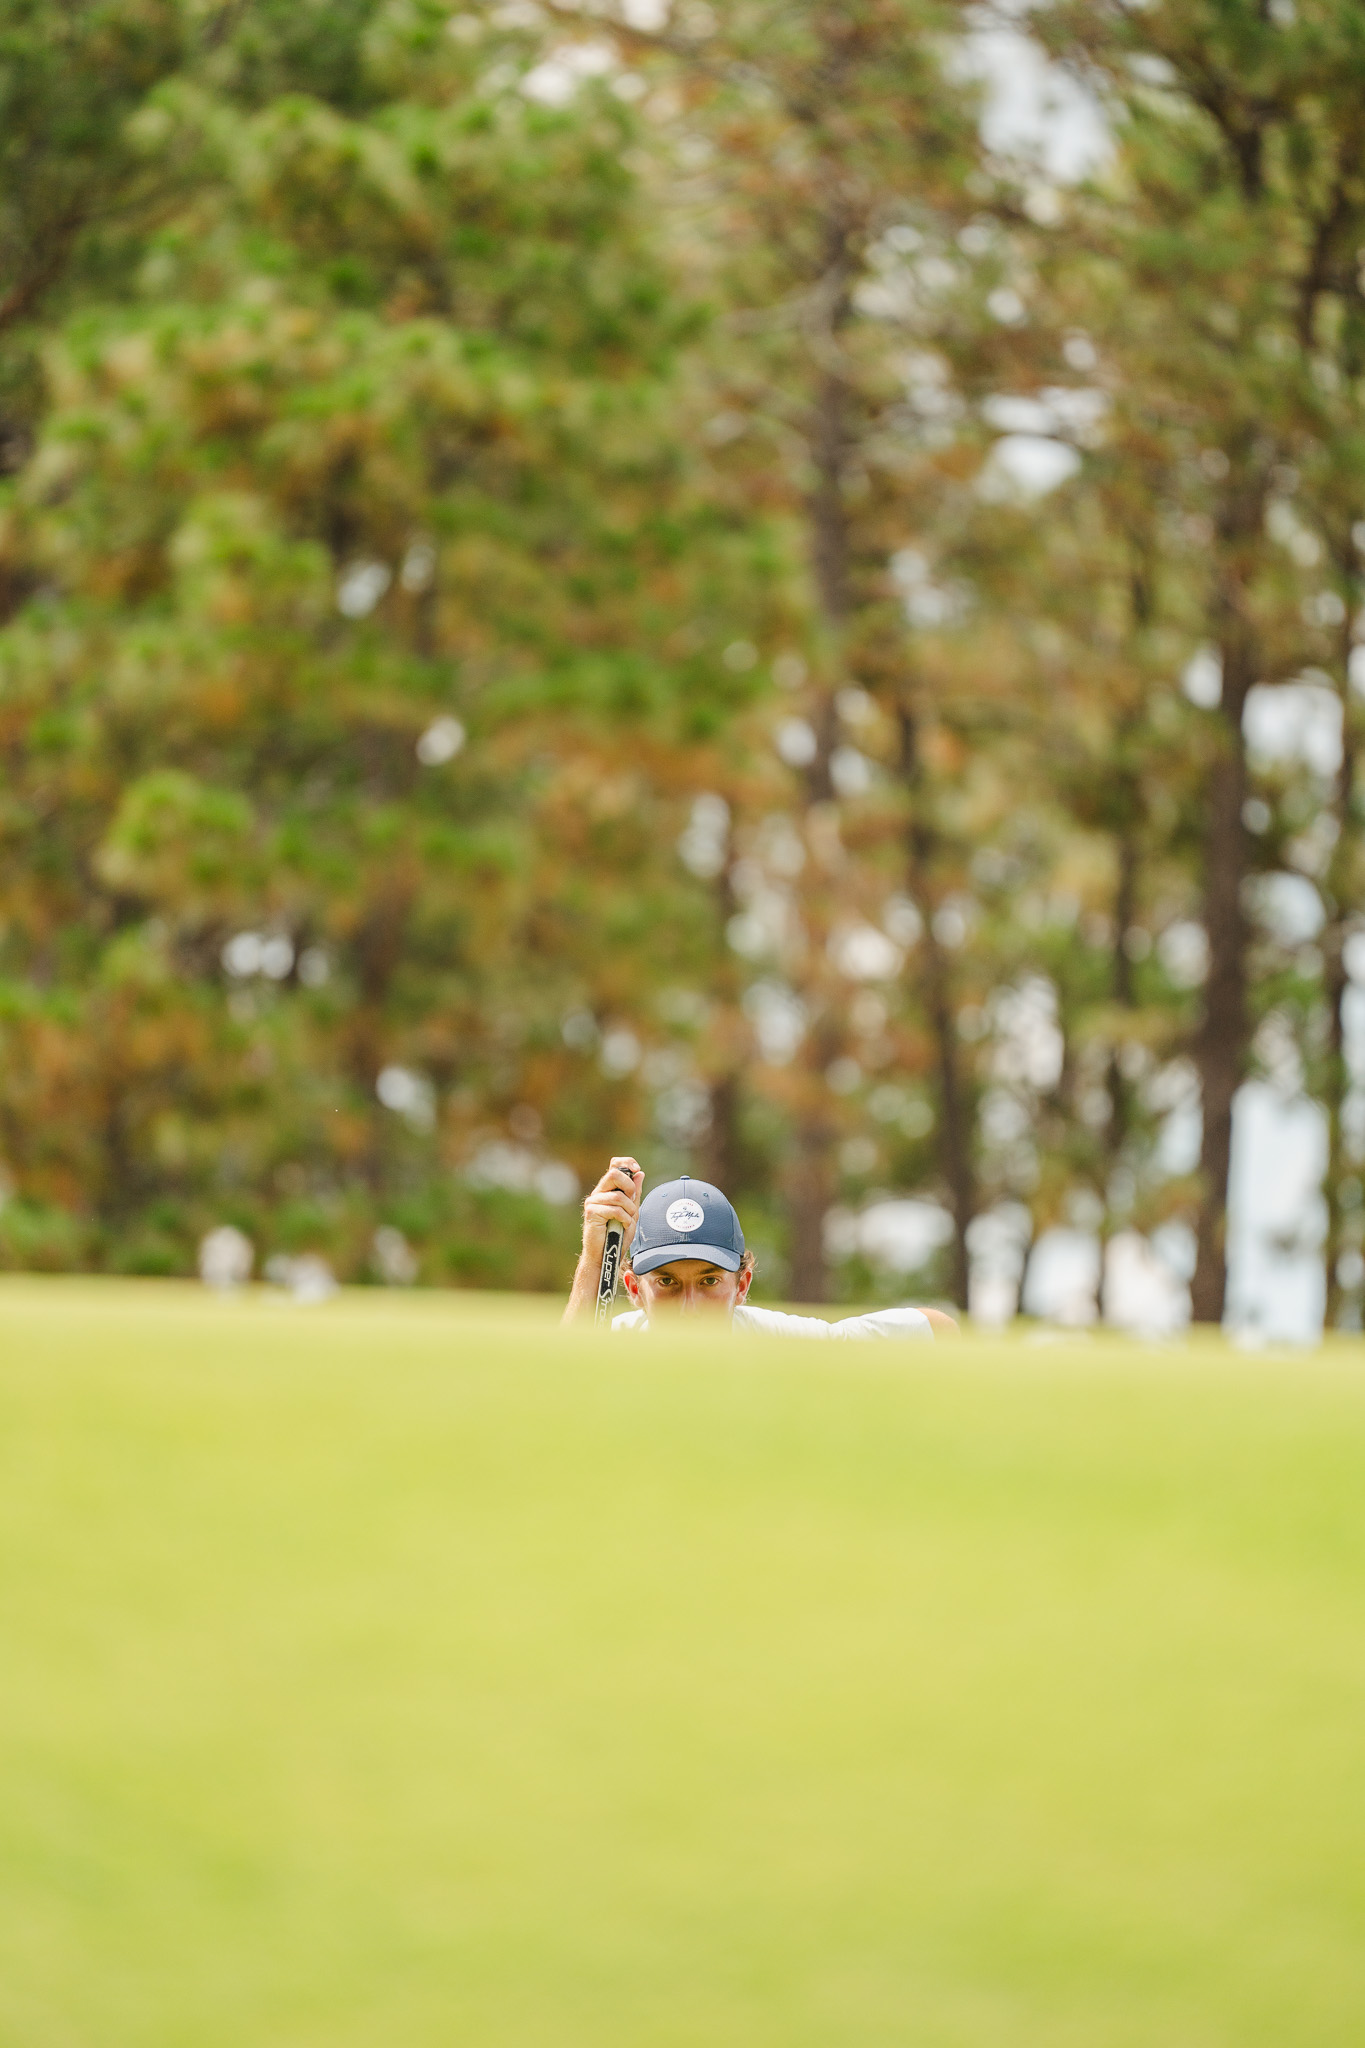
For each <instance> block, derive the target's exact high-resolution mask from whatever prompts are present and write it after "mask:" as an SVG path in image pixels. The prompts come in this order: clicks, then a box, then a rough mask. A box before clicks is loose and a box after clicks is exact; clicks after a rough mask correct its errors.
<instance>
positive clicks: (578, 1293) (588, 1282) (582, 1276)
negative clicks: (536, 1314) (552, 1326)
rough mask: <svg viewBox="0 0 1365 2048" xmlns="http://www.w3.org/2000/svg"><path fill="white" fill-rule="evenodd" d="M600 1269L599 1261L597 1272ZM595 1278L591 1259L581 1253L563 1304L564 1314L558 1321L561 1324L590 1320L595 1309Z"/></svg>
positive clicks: (596, 1276) (599, 1262)
mask: <svg viewBox="0 0 1365 2048" xmlns="http://www.w3.org/2000/svg"><path fill="white" fill-rule="evenodd" d="M600 1268H601V1261H600V1260H599V1261H598V1270H599V1271H600ZM597 1278H598V1275H597V1272H594V1270H593V1264H592V1261H591V1259H590V1258H589V1257H588V1255H587V1253H586V1252H583V1253H581V1254H580V1256H579V1260H578V1264H577V1265H576V1266H575V1267H574V1275H573V1285H572V1287H570V1289H569V1298H568V1300H567V1301H566V1302H565V1304H564V1313H563V1315H562V1316H561V1317H560V1319H559V1320H560V1322H561V1323H580V1322H585V1321H588V1320H590V1319H591V1317H592V1314H593V1311H594V1309H595V1308H596V1307H597Z"/></svg>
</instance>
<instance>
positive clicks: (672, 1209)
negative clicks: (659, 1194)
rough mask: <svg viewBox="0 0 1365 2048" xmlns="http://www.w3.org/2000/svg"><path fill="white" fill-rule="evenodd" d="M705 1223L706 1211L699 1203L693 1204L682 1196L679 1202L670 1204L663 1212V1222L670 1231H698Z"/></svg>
mask: <svg viewBox="0 0 1365 2048" xmlns="http://www.w3.org/2000/svg"><path fill="white" fill-rule="evenodd" d="M705 1221H706V1211H705V1210H704V1209H703V1208H702V1205H701V1203H700V1202H694V1201H693V1200H692V1199H691V1197H690V1196H688V1195H684V1196H683V1197H682V1200H681V1201H678V1202H670V1203H669V1205H668V1207H667V1208H666V1209H665V1211H664V1222H665V1223H666V1224H667V1225H668V1227H669V1229H670V1230H700V1229H701V1227H702V1224H703V1223H705Z"/></svg>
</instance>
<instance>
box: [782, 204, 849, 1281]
mask: <svg viewBox="0 0 1365 2048" xmlns="http://www.w3.org/2000/svg"><path fill="white" fill-rule="evenodd" d="M846 272H847V251H846V247H845V238H844V232H843V228H842V225H841V224H840V223H839V222H838V221H837V220H834V219H831V221H830V223H829V226H828V231H827V235H826V244H825V276H826V280H827V281H828V283H829V286H830V291H829V295H828V303H829V306H830V313H829V331H828V333H827V335H826V336H825V337H823V339H824V343H825V347H826V349H827V351H828V352H829V354H830V355H831V357H832V355H833V351H834V349H835V348H836V347H837V335H838V332H839V330H840V328H841V327H843V326H844V324H845V323H846V321H847V318H848V312H849V301H848V281H847V275H846ZM848 408H849V393H848V388H847V385H846V383H845V381H844V379H843V378H842V377H841V375H840V374H839V370H838V368H837V366H836V365H835V364H834V363H833V361H828V362H827V363H826V364H825V366H824V367H823V368H822V369H821V370H820V372H819V376H818V380H817V383H816V388H815V398H814V404H813V406H812V408H811V413H810V431H809V447H810V455H811V464H812V468H813V470H814V479H813V482H812V485H811V489H810V492H809V494H808V497H807V501H806V515H807V520H808V523H809V544H810V563H811V573H812V579H813V582H814V585H815V591H816V595H817V598H818V600H819V606H820V612H821V616H822V621H823V624H824V628H825V636H826V640H827V643H828V644H829V646H830V647H832V649H833V652H834V666H835V670H836V675H837V670H838V665H839V663H840V662H841V661H842V658H843V640H844V634H845V631H846V628H847V622H848V613H849V605H850V595H849V581H848V566H849V531H848V508H847V506H846V504H845V500H844V486H845V473H846V470H847V466H848V458H849V447H850V422H849V416H848ZM834 694H835V693H834V688H833V687H832V684H831V680H830V678H829V677H828V676H826V679H825V681H824V684H823V687H822V689H821V692H820V695H819V698H818V700H817V701H816V702H815V703H814V704H813V705H812V706H811V723H812V725H813V727H814V730H815V735H816V752H815V758H814V759H813V760H812V762H811V764H810V766H809V768H808V769H807V771H806V778H805V785H806V801H805V816H806V819H807V821H808V822H810V823H812V824H813V823H814V822H815V821H814V818H813V815H812V814H814V813H817V812H819V811H821V810H823V809H824V808H825V807H826V806H828V805H829V804H830V803H831V802H832V801H833V800H834V790H833V786H832V784H831V781H830V756H831V754H832V753H833V751H834V748H835V745H836V744H837V739H838V720H837V715H836V712H835V705H834ZM812 836H813V835H812V834H810V833H808V834H807V839H808V843H809V841H810V839H811V837H812ZM814 923H815V925H816V929H815V930H814V931H813V932H812V934H811V936H812V938H813V940H814V942H815V943H814V945H813V947H812V957H813V960H814V961H815V962H816V963H818V964H816V965H814V967H813V971H812V974H811V976H810V978H809V979H808V981H807V983H806V986H805V990H804V993H805V996H806V1000H807V1007H808V1008H809V1009H810V1010H812V1011H814V1012H815V1013H816V1015H817V1016H821V1015H823V1017H824V1018H825V1020H826V1022H825V1025H824V1027H823V1028H822V1029H820V1030H813V1031H812V1032H811V1035H810V1037H809V1038H808V1040H807V1042H806V1046H805V1049H804V1052H803V1064H804V1065H805V1067H806V1069H807V1073H806V1088H805V1093H806V1095H807V1098H808V1107H807V1108H806V1110H805V1111H804V1112H803V1114H802V1115H801V1116H800V1118H799V1120H798V1128H797V1131H796V1134H795V1158H794V1160H793V1164H792V1169H791V1173H790V1176H789V1180H788V1187H789V1202H788V1215H789V1220H790V1225H791V1253H792V1298H793V1299H794V1300H796V1301H812V1302H822V1301H827V1300H828V1299H829V1294H830V1283H829V1267H828V1262H827V1258H826V1253H825V1215H826V1213H827V1211H828V1210H829V1208H830V1205H831V1204H832V1202H833V1201H834V1197H835V1195H836V1193H837V1191H838V1172H837V1168H836V1165H835V1156H834V1148H835V1145H836V1144H837V1142H838V1136H839V1127H838V1120H837V1118H836V1117H835V1116H834V1115H833V1114H832V1113H831V1108H830V1103H829V1096H828V1091H827V1084H826V1082H825V1079H824V1075H825V1070H826V1068H827V1067H828V1065H829V1062H830V1060H831V1059H833V1058H834V1057H835V1056H836V1054H837V1053H838V1051H839V1044H838V1039H839V1036H840V1034H839V1031H838V1028H837V1023H836V1021H835V1019H834V1016H833V1006H834V1004H835V1003H837V1001H838V999H839V997H838V991H837V990H836V989H835V988H834V987H833V986H832V985H831V982H830V972H831V970H830V969H829V968H828V966H827V964H826V963H825V953H824V945H823V943H822V941H823V938H824V936H825V934H824V933H823V932H822V931H820V930H819V925H820V923H821V917H820V912H819V908H818V906H816V909H815V917H814Z"/></svg>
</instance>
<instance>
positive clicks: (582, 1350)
mask: <svg viewBox="0 0 1365 2048" xmlns="http://www.w3.org/2000/svg"><path fill="white" fill-rule="evenodd" d="M0 1460H2V1461H3V1470H2V1471H0V1566H2V1577H0V2043H2V2044H4V2048H450V2044H452V2043H459V2044H463V2043H469V2044H472V2048H674V2044H676V2048H779V2044H780V2048H863V2044H868V2048H873V2044H875V2048H1137V2044H1142V2048H1260V2044H1264V2048H1318V2044H1321V2048H1344V2044H1346V2043H1349V2042H1353V2041H1359V2040H1365V1935H1363V1933H1362V1930H1365V1354H1362V1353H1361V1351H1359V1350H1355V1349H1343V1350H1341V1351H1340V1352H1338V1353H1336V1354H1333V1355H1327V1356H1320V1357H1318V1358H1302V1357H1300V1358H1293V1359H1288V1358H1287V1359H1281V1360H1274V1359H1269V1358H1265V1357H1260V1358H1256V1359H1247V1358H1243V1357H1237V1356H1234V1355H1230V1354H1226V1353H1223V1352H1220V1351H1218V1350H1216V1349H1214V1348H1212V1347H1210V1348H1208V1349H1206V1350H1198V1349H1190V1350H1186V1351H1183V1352H1182V1351H1176V1350H1167V1351H1163V1352H1151V1353H1143V1352H1139V1351H1136V1350H1134V1351H1122V1350H1119V1349H1117V1348H1115V1349H1105V1348H1103V1347H1099V1346H1093V1347H1087V1346H1079V1345H1078V1346H1074V1347H1069V1348H1067V1347H1062V1348H1058V1349H1055V1350H1051V1351H1047V1350H1042V1349H1032V1350H1031V1349H1029V1348H1027V1347H1024V1346H1013V1347H1004V1346H1000V1347H996V1348H995V1349H994V1350H992V1349H990V1348H985V1347H983V1348H980V1349H977V1348H974V1347H971V1346H965V1345H964V1346H960V1347H957V1348H956V1349H952V1348H949V1347H947V1346H941V1347H937V1348H936V1349H934V1350H932V1351H931V1350H930V1349H929V1348H928V1347H927V1346H926V1347H906V1348H904V1349H894V1350H893V1349H892V1348H890V1347H886V1348H881V1347H878V1348H875V1349H874V1348H871V1347H868V1348H856V1349H855V1348H852V1347H850V1348H849V1349H848V1350H844V1349H843V1347H840V1349H839V1350H838V1351H837V1352H827V1351H826V1350H825V1349H824V1348H823V1347H822V1348H821V1349H820V1351H819V1352H816V1353H814V1354H812V1351H811V1349H810V1347H805V1348H802V1347H787V1346H769V1345H764V1344H762V1343H761V1342H760V1343H753V1342H751V1343H749V1344H748V1345H743V1344H730V1343H720V1344H713V1345H712V1346H711V1347H710V1348H709V1349H708V1350H706V1351H702V1350H700V1349H689V1348H687V1347H677V1346H674V1345H672V1344H671V1343H670V1344H662V1343H655V1342H653V1340H649V1341H648V1342H647V1343H643V1344H642V1343H638V1342H636V1343H627V1342H625V1341H623V1340H619V1339H618V1340H616V1341H615V1343H614V1344H613V1345H612V1346H611V1347H609V1348H607V1349H605V1350H604V1349H603V1348H602V1347H601V1346H600V1345H597V1346H594V1345H593V1344H591V1343H590V1342H588V1343H577V1342H568V1341H566V1340H563V1339H561V1338H560V1337H559V1336H558V1334H557V1333H556V1332H555V1331H554V1330H553V1327H552V1325H551V1323H550V1321H549V1320H548V1319H547V1312H546V1308H545V1305H543V1304H539V1305H538V1304H516V1303H507V1302H497V1301H489V1300H479V1299H470V1298H467V1297H466V1298H445V1299H441V1298H428V1299H426V1300H419V1299H415V1298H414V1299H407V1300H404V1301H401V1302H395V1301H394V1300H393V1299H392V1298H391V1297H377V1296H371V1297H362V1298H358V1299H356V1300H346V1301H343V1302H340V1303H338V1304H335V1305H332V1306H329V1307H327V1308H324V1309H320V1310H319V1309H296V1308H291V1307H288V1306H284V1305H278V1306H273V1305H271V1304H269V1303H268V1302H266V1301H264V1300H262V1299H256V1300H250V1301H248V1300H238V1301H231V1302H216V1301H213V1300H210V1299H208V1298H206V1297H204V1296H202V1295H200V1294H198V1293H196V1292H194V1291H192V1290H190V1289H181V1288H175V1287H157V1286H154V1285H141V1284H137V1283H130V1284H127V1285H124V1286H119V1285H116V1284H110V1285H98V1284H94V1283H89V1284H85V1283H67V1282H48V1283H42V1282H35V1281H11V1282H8V1283H5V1284H3V1285H0Z"/></svg>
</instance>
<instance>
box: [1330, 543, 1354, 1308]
mask: <svg viewBox="0 0 1365 2048" xmlns="http://www.w3.org/2000/svg"><path fill="white" fill-rule="evenodd" d="M1337 553H1338V560H1337V568H1338V573H1339V575H1340V576H1341V578H1342V581H1343V583H1344V585H1345V588H1346V591H1347V593H1348V596H1349V598H1350V600H1351V601H1350V602H1348V604H1347V606H1346V616H1345V618H1344V620H1343V622H1342V631H1341V644H1340V646H1339V648H1338V660H1337V663H1336V671H1337V673H1336V677H1335V681H1336V685H1337V692H1338V694H1339V696H1340V698H1341V765H1340V766H1339V768H1338V769H1337V779H1336V788H1335V790H1334V791H1333V809H1334V811H1335V813H1336V820H1337V841H1336V846H1335V848H1334V849H1333V854H1332V862H1331V866H1330V868H1329V870H1328V878H1327V883H1328V895H1329V899H1330V900H1329V904H1328V918H1327V928H1326V930H1325V932H1324V933H1323V961H1324V964H1323V980H1324V983H1325V986H1326V994H1327V1072H1326V1075H1325V1077H1324V1084H1323V1107H1324V1108H1325V1109H1326V1111H1327V1171H1326V1173H1325V1174H1324V1176H1323V1187H1322V1192H1323V1198H1324V1201H1325V1204H1326V1208H1327V1234H1326V1237H1325V1239H1324V1242H1323V1261H1324V1264H1325V1267H1326V1282H1327V1287H1326V1296H1325V1306H1324V1312H1323V1321H1324V1323H1325V1324H1326V1326H1327V1328H1328V1329H1329V1330H1332V1329H1337V1328H1339V1327H1340V1325H1341V1321H1342V1311H1343V1308H1344V1306H1345V1301H1344V1289H1343V1288H1342V1284H1341V1281H1340V1280H1339V1279H1338V1277H1337V1267H1338V1265H1339V1263H1340V1261H1341V1256H1342V1253H1343V1252H1344V1251H1345V1250H1346V1248H1347V1246H1346V1230H1345V1222H1346V1216H1345V1204H1344V1202H1343V1200H1342V1190H1343V1184H1344V1182H1345V1180H1346V1178H1347V1176H1348V1174H1349V1173H1350V1170H1351V1162H1350V1160H1349V1159H1348V1157H1347V1153H1346V1131H1345V1113H1346V1097H1347V1095H1348V1094H1349V1092H1350V1086H1351V1075H1350V1069H1349V1067H1348V1066H1347V1063H1346V991H1347V989H1348V988H1349V987H1350V977H1349V975H1348V974H1347V972H1346V958H1345V947H1346V937H1347V931H1346V920H1347V916H1348V914H1349V911H1350V908H1351V904H1350V889H1351V873H1350V870H1351V863H1352V856H1353V852H1354V845H1353V834H1352V817H1351V813H1352V809H1353V807H1354V803H1355V792H1356V780H1357V775H1356V735H1355V731H1354V729H1353V726H1352V722H1351V683H1350V661H1351V654H1352V651H1353V646H1354V620H1355V613H1356V608H1357V602H1358V598H1359V593H1358V591H1357V590H1356V589H1355V587H1354V586H1355V582H1356V577H1355V560H1354V548H1353V545H1352V542H1351V540H1350V537H1349V535H1347V537H1346V540H1345V545H1344V547H1342V548H1340V549H1339V550H1338V551H1337Z"/></svg>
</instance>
